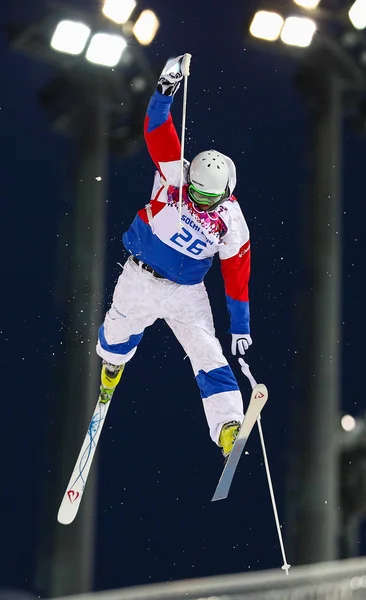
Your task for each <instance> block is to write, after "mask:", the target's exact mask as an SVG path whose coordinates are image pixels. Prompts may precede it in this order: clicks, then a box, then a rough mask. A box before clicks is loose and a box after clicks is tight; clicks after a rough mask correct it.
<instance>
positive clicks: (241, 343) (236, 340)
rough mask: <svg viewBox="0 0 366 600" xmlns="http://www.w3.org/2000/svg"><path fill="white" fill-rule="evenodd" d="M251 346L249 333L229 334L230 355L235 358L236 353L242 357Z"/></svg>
mask: <svg viewBox="0 0 366 600" xmlns="http://www.w3.org/2000/svg"><path fill="white" fill-rule="evenodd" d="M251 345H252V338H251V337H250V335H249V333H232V334H231V354H233V355H234V356H236V351H237V350H238V351H239V354H241V355H243V356H244V354H245V352H246V351H247V350H248V348H249V346H251Z"/></svg>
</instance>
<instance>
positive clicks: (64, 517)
mask: <svg viewBox="0 0 366 600" xmlns="http://www.w3.org/2000/svg"><path fill="white" fill-rule="evenodd" d="M110 404H111V400H110V401H109V402H107V403H103V402H100V401H99V399H98V402H97V404H96V407H95V410H94V413H93V416H92V418H91V421H90V423H89V427H88V431H87V433H86V436H85V438H84V442H83V445H82V447H81V450H80V453H79V456H78V459H77V461H76V464H75V467H74V470H73V472H72V475H71V477H70V480H69V483H68V486H67V488H66V491H65V494H64V496H63V499H62V502H61V505H60V508H59V511H58V514H57V520H58V522H59V523H61V524H62V525H70V523H72V521H73V520H74V519H75V517H76V515H77V513H78V510H79V507H80V504H81V500H82V497H83V493H84V488H85V485H86V482H87V479H88V475H89V471H90V467H91V465H92V462H93V458H94V454H95V451H96V448H97V445H98V440H99V437H100V434H101V431H102V428H103V425H104V421H105V419H106V416H107V412H108V410H109V407H110Z"/></svg>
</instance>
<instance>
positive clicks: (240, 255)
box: [239, 246, 250, 258]
mask: <svg viewBox="0 0 366 600" xmlns="http://www.w3.org/2000/svg"><path fill="white" fill-rule="evenodd" d="M249 248H250V246H248V248H245V250H242V251H241V252H239V258H242V257H243V256H244V254H246V253H247V252H248V250H249Z"/></svg>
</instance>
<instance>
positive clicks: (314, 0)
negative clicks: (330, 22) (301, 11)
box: [294, 0, 321, 10]
mask: <svg viewBox="0 0 366 600" xmlns="http://www.w3.org/2000/svg"><path fill="white" fill-rule="evenodd" d="M320 1H321V0H294V2H295V4H297V5H298V6H301V7H302V8H306V9H307V10H315V9H316V8H318V6H319V4H320Z"/></svg>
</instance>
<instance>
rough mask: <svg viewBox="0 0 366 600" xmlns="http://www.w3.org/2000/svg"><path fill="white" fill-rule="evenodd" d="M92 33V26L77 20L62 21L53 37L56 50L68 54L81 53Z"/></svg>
mask: <svg viewBox="0 0 366 600" xmlns="http://www.w3.org/2000/svg"><path fill="white" fill-rule="evenodd" d="M89 35H90V28H89V27H88V26H87V25H85V24H84V23H78V22H77V21H60V22H59V24H58V25H57V27H56V29H55V32H54V34H53V36H52V39H51V46H52V48H53V49H54V50H58V51H59V52H65V53H66V54H75V55H77V54H81V53H82V51H83V50H84V48H85V46H86V43H87V41H88V38H89Z"/></svg>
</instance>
